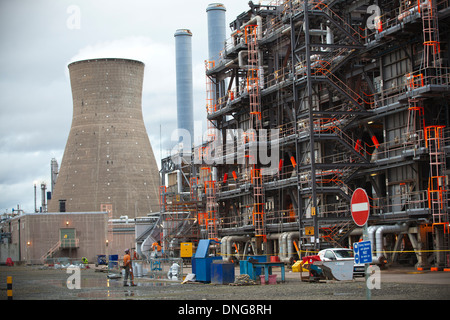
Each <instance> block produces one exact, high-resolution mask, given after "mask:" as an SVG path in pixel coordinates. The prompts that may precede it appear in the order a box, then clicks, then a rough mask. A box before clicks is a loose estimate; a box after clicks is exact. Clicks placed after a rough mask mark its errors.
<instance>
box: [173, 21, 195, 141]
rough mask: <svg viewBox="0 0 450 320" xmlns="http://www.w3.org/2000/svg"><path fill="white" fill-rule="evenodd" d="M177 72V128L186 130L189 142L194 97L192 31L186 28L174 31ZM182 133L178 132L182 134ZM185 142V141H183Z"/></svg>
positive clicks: (192, 121) (191, 138)
mask: <svg viewBox="0 0 450 320" xmlns="http://www.w3.org/2000/svg"><path fill="white" fill-rule="evenodd" d="M174 37H175V51H176V72H177V122H178V129H184V130H187V131H188V132H189V134H190V137H189V138H190V143H192V142H193V137H194V98H193V80H192V33H191V31H190V30H188V29H178V30H177V31H176V32H175V35H174ZM182 134H183V133H180V135H182ZM184 142H185V143H186V141H184ZM187 147H190V146H187Z"/></svg>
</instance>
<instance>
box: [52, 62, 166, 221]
mask: <svg viewBox="0 0 450 320" xmlns="http://www.w3.org/2000/svg"><path fill="white" fill-rule="evenodd" d="M69 72H70V83H71V87H72V98H73V118H72V126H71V129H70V133H69V138H68V140H67V144H66V148H65V151H64V156H63V159H62V161H61V166H60V170H59V174H58V178H57V180H56V183H55V186H54V189H53V196H52V200H51V201H50V202H49V204H48V210H49V212H57V211H60V207H59V203H60V202H61V203H63V204H65V211H67V212H89V211H101V210H102V209H103V210H105V209H106V208H108V209H109V208H112V212H113V217H114V218H119V217H120V216H122V215H127V216H128V217H130V218H132V217H136V216H145V215H146V214H148V213H150V212H158V211H159V204H158V194H159V192H158V191H159V172H158V167H157V164H156V160H155V157H154V155H153V150H152V147H151V145H150V141H149V138H148V135H147V132H146V128H145V125H144V121H143V116H142V85H143V80H144V64H143V63H142V62H139V61H135V60H128V59H93V60H83V61H78V62H74V63H71V64H70V65H69Z"/></svg>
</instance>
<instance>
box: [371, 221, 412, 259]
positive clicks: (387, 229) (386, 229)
mask: <svg viewBox="0 0 450 320" xmlns="http://www.w3.org/2000/svg"><path fill="white" fill-rule="evenodd" d="M407 231H408V224H407V223H403V224H396V225H393V226H379V227H378V228H377V231H376V232H375V238H376V252H377V255H376V256H374V257H373V258H372V262H373V263H382V261H381V259H382V258H383V253H382V251H383V234H384V233H402V232H407Z"/></svg>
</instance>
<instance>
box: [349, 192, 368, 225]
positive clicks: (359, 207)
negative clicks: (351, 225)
mask: <svg viewBox="0 0 450 320" xmlns="http://www.w3.org/2000/svg"><path fill="white" fill-rule="evenodd" d="M350 211H351V213H352V217H353V221H355V223H356V224H357V225H358V226H360V227H362V226H364V225H365V224H366V222H367V220H368V219H369V211H370V206H369V197H368V196H367V193H366V190H364V189H361V188H358V189H356V190H355V192H353V195H352V201H351V203H350Z"/></svg>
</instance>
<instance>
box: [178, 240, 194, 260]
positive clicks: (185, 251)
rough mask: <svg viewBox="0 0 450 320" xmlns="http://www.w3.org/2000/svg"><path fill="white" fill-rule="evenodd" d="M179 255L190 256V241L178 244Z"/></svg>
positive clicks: (182, 256)
mask: <svg viewBox="0 0 450 320" xmlns="http://www.w3.org/2000/svg"><path fill="white" fill-rule="evenodd" d="M180 257H181V258H191V257H192V242H182V243H181V244H180Z"/></svg>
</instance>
